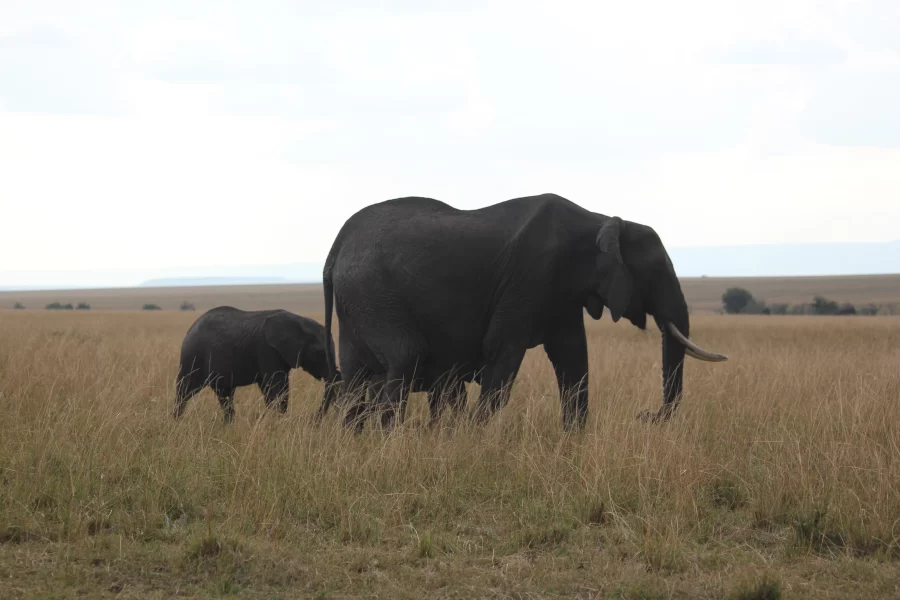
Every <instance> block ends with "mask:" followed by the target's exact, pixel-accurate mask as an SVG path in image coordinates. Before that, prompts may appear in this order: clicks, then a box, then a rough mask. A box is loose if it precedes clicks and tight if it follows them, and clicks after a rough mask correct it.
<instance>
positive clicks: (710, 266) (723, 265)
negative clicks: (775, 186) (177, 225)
mask: <svg viewBox="0 0 900 600" xmlns="http://www.w3.org/2000/svg"><path fill="white" fill-rule="evenodd" d="M669 255H670V256H671V257H672V262H673V263H674V264H675V270H676V272H677V273H678V276H679V277H703V276H704V275H705V276H707V277H797V276H804V275H805V276H830V275H877V274H891V273H900V240H897V241H893V242H881V243H846V244H774V245H761V246H700V247H691V248H669ZM322 267H323V263H292V264H269V265H222V266H216V267H187V266H185V267H171V268H156V269H148V268H138V269H94V270H90V271H44V272H29V271H24V272H23V271H4V270H2V269H0V291H13V290H19V291H25V290H53V289H57V290H58V289H88V288H113V287H115V288H124V287H137V288H147V287H205V286H217V285H263V284H287V283H321V282H322ZM138 282H141V283H138ZM4 284H5V285H4Z"/></svg>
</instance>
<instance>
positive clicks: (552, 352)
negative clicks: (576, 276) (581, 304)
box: [544, 310, 588, 431]
mask: <svg viewBox="0 0 900 600" xmlns="http://www.w3.org/2000/svg"><path fill="white" fill-rule="evenodd" d="M544 350H545V351H546V352H547V356H548V358H549V359H550V362H551V363H552V364H553V370H554V371H555V372H556V382H557V384H558V385H559V398H560V402H561V404H562V419H563V429H565V430H566V431H571V430H572V429H583V428H584V426H585V424H586V423H587V414H588V360H587V339H586V336H585V332H584V318H583V317H582V315H581V311H580V310H579V313H578V318H577V319H575V318H572V319H570V322H569V323H567V324H564V325H562V326H560V327H557V328H556V330H555V331H554V332H553V334H552V335H551V336H550V338H549V339H548V340H547V341H545V342H544Z"/></svg>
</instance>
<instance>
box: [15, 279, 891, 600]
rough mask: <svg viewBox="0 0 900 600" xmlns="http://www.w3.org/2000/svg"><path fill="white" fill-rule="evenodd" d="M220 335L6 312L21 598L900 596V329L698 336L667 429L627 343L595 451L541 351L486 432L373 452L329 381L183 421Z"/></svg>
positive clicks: (166, 322)
mask: <svg viewBox="0 0 900 600" xmlns="http://www.w3.org/2000/svg"><path fill="white" fill-rule="evenodd" d="M241 293H246V290H243V291H241ZM836 296H837V294H836ZM60 301H68V300H65V299H60ZM73 301H76V302H77V301H79V300H77V299H73ZM150 301H152V299H151V300H150ZM179 301H180V299H179ZM142 302H143V298H142ZM215 303H216V304H219V303H228V304H234V305H237V306H242V305H243V304H244V302H243V298H242V297H237V298H228V297H221V298H216V300H215ZM242 307H244V306H242ZM311 307H312V308H315V306H314V305H311ZM200 308H201V307H200V305H199V302H198V309H200ZM295 309H296V305H295ZM318 312H319V311H316V310H313V311H311V316H314V317H316V318H319V319H321V314H317V313H318ZM198 314H199V312H198V313H181V312H173V311H167V312H166V311H164V312H142V311H134V312H123V311H114V310H109V311H96V310H95V311H65V312H56V311H52V312H51V311H43V310H41V311H0V406H2V410H0V598H69V597H116V598H170V597H184V598H200V597H236V598H267V599H270V598H307V597H308V598H349V597H370V598H375V597H378V598H426V597H427V598H471V597H482V598H483V597H490V598H585V599H586V598H631V599H638V598H744V599H775V598H900V428H898V427H897V423H900V368H898V367H900V318H896V317H812V316H805V317H723V316H696V317H695V318H694V319H693V326H692V334H693V335H692V337H693V338H694V339H696V340H697V341H698V342H699V343H700V344H701V345H703V346H704V347H707V348H709V349H712V350H715V351H720V352H724V353H726V354H728V355H729V357H730V360H729V361H728V362H726V363H719V364H707V363H699V362H697V361H691V362H689V363H688V365H687V368H686V380H685V389H686V395H685V399H684V403H683V405H682V408H681V411H680V414H679V416H678V418H676V419H675V420H674V421H673V422H670V423H668V424H665V425H648V424H643V423H640V422H637V421H636V420H635V419H634V416H635V415H636V414H637V413H638V412H639V411H640V410H642V409H645V408H655V407H657V406H658V404H659V401H660V396H661V390H660V387H661V381H660V372H659V363H660V350H659V336H658V333H655V332H652V331H647V332H640V331H638V330H637V329H635V328H634V327H632V326H630V325H626V324H624V323H619V324H618V325H613V324H612V323H611V322H610V321H609V320H608V318H604V319H603V320H602V321H601V322H599V323H594V322H590V325H589V352H590V358H591V373H590V377H591V381H590V394H591V404H590V407H591V408H590V410H591V412H590V419H589V425H588V427H587V429H586V431H585V432H583V433H580V434H575V435H568V436H567V435H564V434H563V433H562V431H561V427H560V411H559V405H558V400H557V398H556V390H555V384H554V378H553V375H552V370H551V368H550V364H549V362H548V360H547V359H546V356H545V355H544V354H543V351H542V350H540V349H536V350H533V351H531V352H529V354H528V355H527V357H526V362H525V365H524V366H523V369H522V372H521V375H520V377H519V379H518V380H517V383H516V385H515V387H514V389H513V398H512V400H511V402H510V404H509V406H507V407H506V408H505V409H504V410H503V411H501V412H500V413H499V414H498V415H497V417H496V418H495V419H494V420H493V421H492V422H491V423H489V424H488V425H487V426H486V427H485V428H483V429H479V428H470V427H468V426H454V425H453V424H452V423H449V422H448V423H446V424H445V428H443V429H441V430H438V431H431V430H428V429H426V428H425V427H424V426H423V419H424V418H425V415H426V407H425V398H424V396H423V395H419V394H416V395H413V396H412V398H411V401H410V409H409V412H408V417H409V418H408V420H407V422H406V423H405V424H404V426H403V427H402V428H401V429H400V430H399V431H398V432H397V433H396V434H395V435H392V436H390V437H385V436H383V435H382V434H380V433H378V432H372V431H369V430H366V431H365V432H364V433H363V434H362V435H360V436H358V437H355V436H353V435H351V434H348V433H346V432H344V431H343V430H342V429H341V427H340V426H339V425H338V423H337V418H336V417H332V418H331V419H329V420H328V421H327V422H326V423H324V424H322V425H315V424H313V423H312V422H311V417H312V414H313V412H314V411H315V409H316V408H317V407H318V404H319V399H320V394H321V384H319V383H318V382H315V381H314V380H312V379H311V378H310V377H309V376H308V375H306V374H305V373H302V372H295V373H294V374H293V375H292V383H293V389H292V395H291V404H290V409H289V411H288V414H287V415H285V416H283V417H282V416H278V415H275V414H270V413H268V412H267V411H266V410H265V409H264V407H263V403H262V399H261V394H260V393H259V391H258V390H257V389H252V388H242V389H240V390H239V392H238V394H237V398H236V407H237V416H236V419H235V422H234V423H233V425H232V426H224V425H223V424H222V422H221V412H220V410H219V407H218V403H217V402H216V400H215V398H214V396H213V395H212V394H211V392H209V391H208V390H207V391H204V392H202V393H201V394H200V395H198V396H197V397H195V398H194V399H193V400H192V401H191V404H190V406H189V408H188V411H187V414H186V415H185V418H184V420H183V421H182V422H180V423H174V422H172V421H171V420H170V419H169V417H168V410H169V408H170V406H171V402H172V391H173V381H172V379H173V377H174V375H175V371H176V368H177V354H178V349H179V346H180V343H181V339H182V336H183V335H184V332H185V331H186V330H187V328H188V327H189V325H190V323H191V321H192V320H193V319H194V318H196V317H197V316H198ZM477 389H478V388H477V386H476V385H472V386H471V387H470V397H471V399H472V400H474V396H475V394H477Z"/></svg>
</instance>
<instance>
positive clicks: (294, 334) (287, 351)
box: [263, 313, 306, 369]
mask: <svg viewBox="0 0 900 600" xmlns="http://www.w3.org/2000/svg"><path fill="white" fill-rule="evenodd" d="M286 316H287V315H286V314H284V313H275V314H273V315H270V316H268V317H266V320H265V323H263V335H265V338H266V343H267V344H269V346H271V347H272V348H274V349H275V351H276V352H278V354H280V355H281V358H282V359H284V362H286V363H287V364H289V365H290V367H291V368H292V369H296V368H297V367H299V366H300V363H301V361H302V360H303V356H302V354H303V347H304V345H305V344H306V334H305V332H304V331H303V330H302V329H301V328H300V327H298V326H297V324H296V323H294V322H293V321H292V320H291V319H288V318H285V317H286Z"/></svg>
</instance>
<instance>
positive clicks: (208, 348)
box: [172, 306, 341, 423]
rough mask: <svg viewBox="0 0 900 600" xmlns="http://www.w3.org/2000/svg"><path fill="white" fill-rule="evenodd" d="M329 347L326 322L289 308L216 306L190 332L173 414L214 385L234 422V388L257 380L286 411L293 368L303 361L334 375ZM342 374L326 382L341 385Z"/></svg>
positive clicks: (271, 402)
mask: <svg viewBox="0 0 900 600" xmlns="http://www.w3.org/2000/svg"><path fill="white" fill-rule="evenodd" d="M326 347H327V345H326V344H325V328H324V327H322V326H321V325H320V324H319V323H317V322H315V321H313V320H312V319H307V318H306V317H301V316H299V315H295V314H293V313H290V312H288V311H286V310H258V311H243V310H239V309H237V308H233V307H231V306H219V307H217V308H213V309H211V310H209V311H208V312H206V313H204V314H203V315H201V316H200V318H198V319H197V320H196V321H195V322H194V324H193V325H191V328H190V329H189V330H188V332H187V334H186V335H185V336H184V342H182V345H181V361H180V364H179V367H178V375H177V377H176V379H175V390H176V391H175V406H174V408H173V409H172V416H173V417H174V418H175V419H179V418H180V417H181V415H182V414H183V413H184V408H185V405H186V404H187V401H188V400H189V399H190V398H191V397H192V396H194V395H195V394H196V393H197V392H199V391H200V390H202V389H203V388H204V387H206V386H209V387H210V388H212V390H213V391H214V392H215V393H216V396H218V397H219V403H220V404H221V405H222V410H223V411H224V412H225V422H226V423H229V422H231V420H232V419H233V418H234V389H235V388H236V387H240V386H244V385H252V384H254V383H255V384H257V385H258V386H259V388H260V390H262V392H263V394H264V395H265V399H266V406H268V407H270V408H271V407H273V406H277V407H278V410H279V411H280V412H281V413H284V412H286V411H287V403H288V393H289V382H288V375H289V374H290V370H291V369H296V368H298V367H299V368H302V369H303V370H304V371H306V372H307V373H309V374H310V375H312V376H313V377H315V378H316V379H320V380H323V381H324V380H325V379H326V377H327V375H328V366H327V365H328V363H327V361H326V359H325V349H326ZM332 360H333V359H332ZM340 379H341V376H340V373H337V374H336V376H335V378H334V380H333V381H328V382H326V385H327V386H329V387H330V388H337V386H336V385H334V384H336V383H337V382H339V381H340ZM328 393H330V391H329V392H328Z"/></svg>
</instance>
